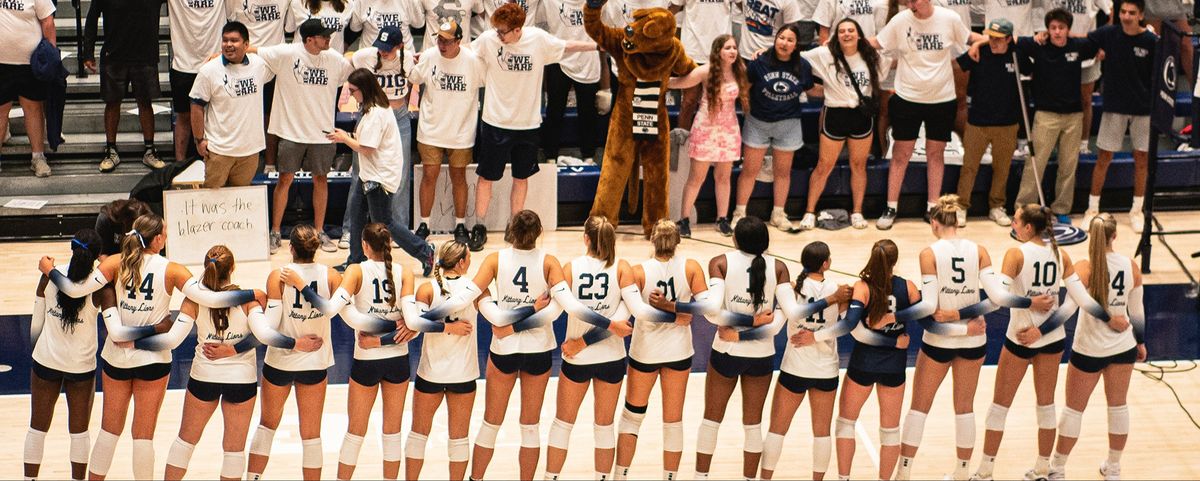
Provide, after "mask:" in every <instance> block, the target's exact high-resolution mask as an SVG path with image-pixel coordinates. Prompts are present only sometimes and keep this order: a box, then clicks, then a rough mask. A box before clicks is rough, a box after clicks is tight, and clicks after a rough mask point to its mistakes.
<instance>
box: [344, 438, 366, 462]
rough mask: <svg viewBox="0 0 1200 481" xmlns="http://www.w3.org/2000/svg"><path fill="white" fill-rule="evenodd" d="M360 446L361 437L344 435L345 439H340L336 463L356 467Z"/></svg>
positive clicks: (361, 442)
mask: <svg viewBox="0 0 1200 481" xmlns="http://www.w3.org/2000/svg"><path fill="white" fill-rule="evenodd" d="M362 445H363V437H362V436H359V435H357V434H350V433H346V437H344V438H342V450H341V451H340V452H338V463H340V464H345V465H347V466H357V465H358V453H359V451H362Z"/></svg>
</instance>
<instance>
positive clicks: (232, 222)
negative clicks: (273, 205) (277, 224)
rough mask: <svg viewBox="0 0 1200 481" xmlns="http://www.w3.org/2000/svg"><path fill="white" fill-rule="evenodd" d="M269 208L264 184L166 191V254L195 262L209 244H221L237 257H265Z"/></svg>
mask: <svg viewBox="0 0 1200 481" xmlns="http://www.w3.org/2000/svg"><path fill="white" fill-rule="evenodd" d="M268 212H269V210H268V206H267V187H266V186H265V185H253V186H248V187H224V188H221V189H195V190H168V191H165V192H163V213H164V214H165V216H164V217H165V219H166V224H167V225H166V229H167V257H169V258H170V259H171V260H172V261H175V262H178V263H180V264H185V265H199V264H202V263H203V262H204V254H206V253H207V252H208V249H209V248H210V247H212V246H214V245H217V244H222V245H225V246H226V247H229V249H230V250H232V251H233V256H234V258H235V259H237V260H238V261H239V262H241V261H265V260H267V259H268V258H269V257H270V253H269V251H268V249H267V231H268V227H269V226H268V223H269V222H268V220H269V217H268V216H267V214H268Z"/></svg>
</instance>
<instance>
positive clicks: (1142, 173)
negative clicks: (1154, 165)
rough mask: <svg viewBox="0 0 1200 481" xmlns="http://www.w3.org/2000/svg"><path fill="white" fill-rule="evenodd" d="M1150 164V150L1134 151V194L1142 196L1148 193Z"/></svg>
mask: <svg viewBox="0 0 1200 481" xmlns="http://www.w3.org/2000/svg"><path fill="white" fill-rule="evenodd" d="M1149 165H1150V154H1149V152H1143V151H1140V150H1135V151H1133V196H1134V197H1142V196H1145V195H1146V177H1147V176H1148V175H1149V171H1148V170H1147V169H1148V167H1147V166H1149Z"/></svg>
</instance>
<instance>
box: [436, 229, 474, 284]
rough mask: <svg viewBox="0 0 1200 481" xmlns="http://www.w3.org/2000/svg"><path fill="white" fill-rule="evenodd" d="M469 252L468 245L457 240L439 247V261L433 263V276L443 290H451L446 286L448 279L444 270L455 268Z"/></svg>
mask: <svg viewBox="0 0 1200 481" xmlns="http://www.w3.org/2000/svg"><path fill="white" fill-rule="evenodd" d="M467 252H468V250H467V245H466V244H463V243H462V242H459V241H456V240H452V241H450V242H447V243H445V244H442V247H441V248H440V249H438V258H437V262H434V263H433V278H434V280H436V281H437V284H438V287H440V288H441V290H442V292H446V291H449V289H448V288H447V287H446V279H444V278H443V277H442V271H444V270H446V269H452V268H454V266H455V265H457V264H458V263H459V261H461V260H463V258H465V257H467Z"/></svg>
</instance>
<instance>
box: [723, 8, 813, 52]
mask: <svg viewBox="0 0 1200 481" xmlns="http://www.w3.org/2000/svg"><path fill="white" fill-rule="evenodd" d="M806 2H807V0H806ZM804 18H807V17H805V16H804V13H803V12H802V11H801V9H800V3H799V2H797V1H796V0H746V1H745V3H743V4H742V23H743V24H744V27H743V30H742V35H741V38H740V39H739V42H738V44H739V45H738V48H739V52H740V53H741V54H742V58H743V59H745V60H746V61H752V60H754V57H755V52H758V51H760V50H764V49H768V48H770V47H771V46H772V41H773V39H775V38H777V37H778V36H779V33H780V29H782V28H783V26H784V25H789V24H792V23H795V22H798V21H800V20H803V19H804ZM795 30H796V31H795V33H796V42H797V44H798V43H799V41H800V30H799V29H795ZM776 43H778V42H776ZM796 48H797V50H799V46H797V47H796Z"/></svg>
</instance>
